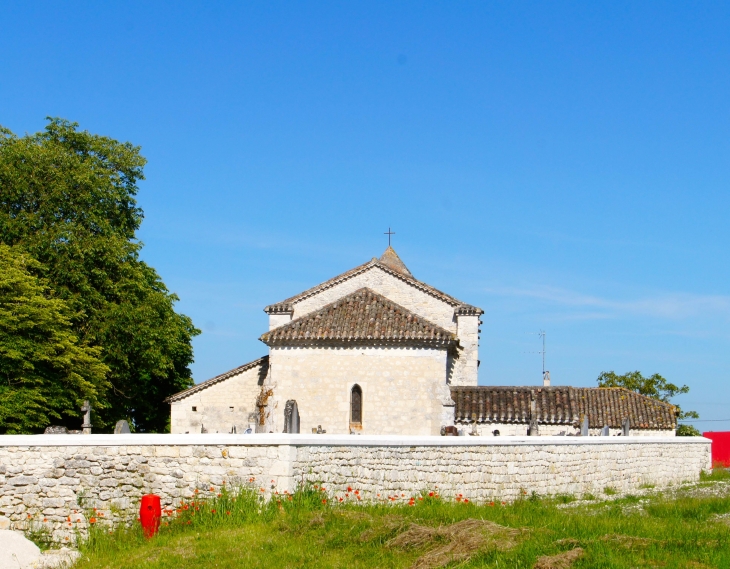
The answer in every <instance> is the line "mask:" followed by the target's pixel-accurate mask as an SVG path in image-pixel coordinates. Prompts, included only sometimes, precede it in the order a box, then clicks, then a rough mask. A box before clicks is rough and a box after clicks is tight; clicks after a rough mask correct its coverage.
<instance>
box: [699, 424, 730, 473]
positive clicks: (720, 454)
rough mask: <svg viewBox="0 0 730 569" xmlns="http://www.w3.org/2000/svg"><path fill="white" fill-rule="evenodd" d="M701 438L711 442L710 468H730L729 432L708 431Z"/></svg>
mask: <svg viewBox="0 0 730 569" xmlns="http://www.w3.org/2000/svg"><path fill="white" fill-rule="evenodd" d="M702 436H703V437H706V438H708V439H710V440H711V441H712V466H713V467H714V466H716V465H719V466H725V467H727V466H730V432H728V431H709V432H707V433H702Z"/></svg>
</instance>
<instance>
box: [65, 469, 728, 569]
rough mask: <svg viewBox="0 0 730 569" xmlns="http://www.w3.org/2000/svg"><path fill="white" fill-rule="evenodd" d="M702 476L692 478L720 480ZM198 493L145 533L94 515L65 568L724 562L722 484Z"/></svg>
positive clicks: (541, 567)
mask: <svg viewBox="0 0 730 569" xmlns="http://www.w3.org/2000/svg"><path fill="white" fill-rule="evenodd" d="M713 476H714V478H713V477H712V476H710V477H704V479H703V482H701V483H700V486H703V487H705V486H706V487H712V486H715V485H717V486H718V487H719V486H726V485H727V477H725V476H724V475H722V474H714V475H713ZM718 480H719V481H718ZM703 489H704V488H703ZM202 494H205V493H201V494H198V496H200V498H198V499H195V500H192V501H191V502H188V503H186V504H184V505H182V506H181V507H180V508H179V509H178V510H177V511H175V512H172V514H173V515H172V517H171V518H168V519H167V521H165V522H163V526H162V527H161V530H160V533H159V534H158V535H157V536H156V537H154V538H152V539H149V540H148V539H145V538H144V537H143V535H142V532H141V529H140V528H139V527H138V525H135V526H133V527H130V528H124V527H122V528H117V529H115V530H114V531H112V532H111V533H109V530H108V528H104V527H101V526H98V525H97V526H96V527H94V529H93V531H92V532H91V534H90V538H89V540H88V541H87V542H86V543H85V544H84V545H83V546H82V558H81V560H80V562H79V563H78V564H77V565H76V566H75V569H91V568H93V569H101V568H109V569H127V568H137V567H145V568H149V569H167V568H173V567H174V568H178V567H185V568H190V569H197V568H201V569H202V568H206V569H207V568H276V569H284V568H294V567H316V568H330V567H331V568H335V567H342V568H372V567H394V568H401V567H402V568H412V569H437V568H439V567H460V568H467V567H490V568H509V569H512V568H525V569H569V568H570V569H582V568H589V567H590V568H594V567H595V568H601V569H613V568H616V569H618V568H621V569H629V568H634V567H657V568H659V567H661V568H663V569H672V568H677V569H679V568H682V569H685V568H688V567H691V568H694V569H705V568H711V567H713V568H714V567H721V568H728V567H730V528H729V527H728V525H727V524H726V523H724V521H725V520H726V519H727V518H723V515H725V514H729V513H730V496H728V495H727V493H725V492H720V493H718V495H707V493H705V494H702V495H699V496H695V495H692V492H691V491H688V492H686V493H683V490H679V491H677V492H673V493H671V494H657V493H651V494H648V495H647V496H644V497H642V498H641V499H638V498H636V497H625V498H618V499H613V500H611V501H597V500H593V501H590V502H587V501H578V500H572V499H568V497H566V496H560V497H557V498H554V499H541V498H538V497H536V496H531V497H530V498H526V499H524V500H519V501H517V502H515V503H513V504H501V503H500V502H492V503H488V504H484V505H475V504H473V503H469V502H466V501H465V500H463V499H461V497H457V499H454V500H445V499H442V498H439V497H438V495H436V494H435V492H432V493H431V494H433V495H428V494H421V495H415V496H412V497H408V496H406V497H403V496H400V497H399V499H397V500H389V501H387V503H382V504H367V505H366V504H363V503H360V502H358V501H357V497H358V495H359V494H358V493H357V492H356V491H355V490H351V491H350V492H348V493H347V494H348V495H347V497H346V498H345V497H344V496H339V497H338V496H328V493H327V491H323V490H322V489H321V488H319V487H316V486H311V487H307V488H305V489H303V490H301V491H299V492H297V493H296V494H293V495H288V494H284V495H275V496H274V497H273V499H272V500H270V501H268V502H264V501H263V499H262V498H261V494H260V493H259V490H258V489H252V488H246V489H242V490H238V491H235V492H233V491H232V492H222V493H221V494H219V495H213V494H211V493H208V495H207V496H203V495H202ZM340 497H342V498H343V501H342V502H340V500H339V498H340Z"/></svg>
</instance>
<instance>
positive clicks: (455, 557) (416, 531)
mask: <svg viewBox="0 0 730 569" xmlns="http://www.w3.org/2000/svg"><path fill="white" fill-rule="evenodd" d="M526 532H527V530H524V529H514V528H508V527H505V526H501V525H499V524H495V523H494V522H490V521H487V520H474V519H468V520H463V521H461V522H457V523H455V524H452V525H450V526H440V527H430V526H422V525H419V524H411V526H410V527H409V528H408V529H407V530H406V531H404V532H403V533H401V534H399V535H398V536H396V537H394V538H393V539H391V540H390V541H389V542H388V543H387V544H386V545H387V546H388V547H397V548H399V549H416V548H421V547H426V546H428V545H433V544H434V543H438V542H441V545H437V546H436V547H434V548H433V549H431V550H430V551H428V552H427V553H425V554H424V555H422V556H421V557H419V558H418V559H416V561H415V563H414V564H413V565H411V569H436V568H437V567H444V566H445V565H448V564H449V563H452V562H454V561H466V560H468V559H470V558H471V557H472V556H473V555H474V554H475V553H476V552H477V551H479V550H480V549H484V548H487V547H489V548H493V549H500V550H506V549H511V548H513V547H515V546H516V545H517V543H518V542H519V538H520V537H521V536H522V535H523V534H525V533H526Z"/></svg>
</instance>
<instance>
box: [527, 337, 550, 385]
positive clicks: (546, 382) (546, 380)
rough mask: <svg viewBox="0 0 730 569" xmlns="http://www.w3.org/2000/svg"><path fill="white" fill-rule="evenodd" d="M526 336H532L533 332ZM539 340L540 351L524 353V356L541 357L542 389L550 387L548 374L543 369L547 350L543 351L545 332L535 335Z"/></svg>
mask: <svg viewBox="0 0 730 569" xmlns="http://www.w3.org/2000/svg"><path fill="white" fill-rule="evenodd" d="M527 333H528V334H534V332H527ZM537 335H538V336H540V338H542V350H541V351H539V352H524V353H525V354H540V355H541V356H542V384H543V386H544V387H549V386H550V372H549V371H547V370H546V369H545V354H546V353H547V350H546V349H545V336H547V333H546V332H545V330H540V331H539V332H538V333H537Z"/></svg>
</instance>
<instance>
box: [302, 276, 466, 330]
mask: <svg viewBox="0 0 730 569" xmlns="http://www.w3.org/2000/svg"><path fill="white" fill-rule="evenodd" d="M363 287H367V288H369V289H371V290H373V291H375V292H377V293H378V294H381V295H383V296H385V297H386V298H388V299H390V300H392V301H393V302H395V303H396V304H400V305H401V306H402V307H403V308H406V309H408V310H410V311H411V312H415V313H416V314H418V315H419V316H421V317H422V318H425V319H426V320H428V321H429V322H433V323H434V324H437V325H438V326H441V327H442V328H445V329H446V330H449V331H450V332H456V331H457V330H456V320H455V319H454V307H453V306H451V305H450V304H448V303H446V302H444V301H443V300H439V299H438V298H436V297H434V296H432V295H430V294H427V293H426V292H424V291H422V290H418V289H417V288H416V287H414V286H413V285H411V284H408V283H406V282H405V281H403V280H401V279H399V278H397V277H394V276H393V275H391V274H388V273H386V272H385V271H383V270H382V269H379V268H378V267H373V268H372V269H370V270H367V271H364V272H362V273H360V274H359V275H356V276H354V277H352V278H351V279H347V280H345V281H342V282H341V283H338V284H336V285H335V286H332V287H330V288H328V289H325V290H323V291H321V292H318V293H317V294H314V295H312V296H310V297H308V298H305V299H303V300H301V301H299V302H297V303H296V304H295V305H294V316H293V318H301V317H302V316H304V315H305V314H309V313H310V312H314V311H315V310H319V309H320V308H322V307H323V306H326V305H327V304H330V303H331V302H334V301H336V300H338V299H340V298H342V297H343V296H346V295H348V294H351V293H353V292H355V291H356V290H359V289H361V288H363Z"/></svg>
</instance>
